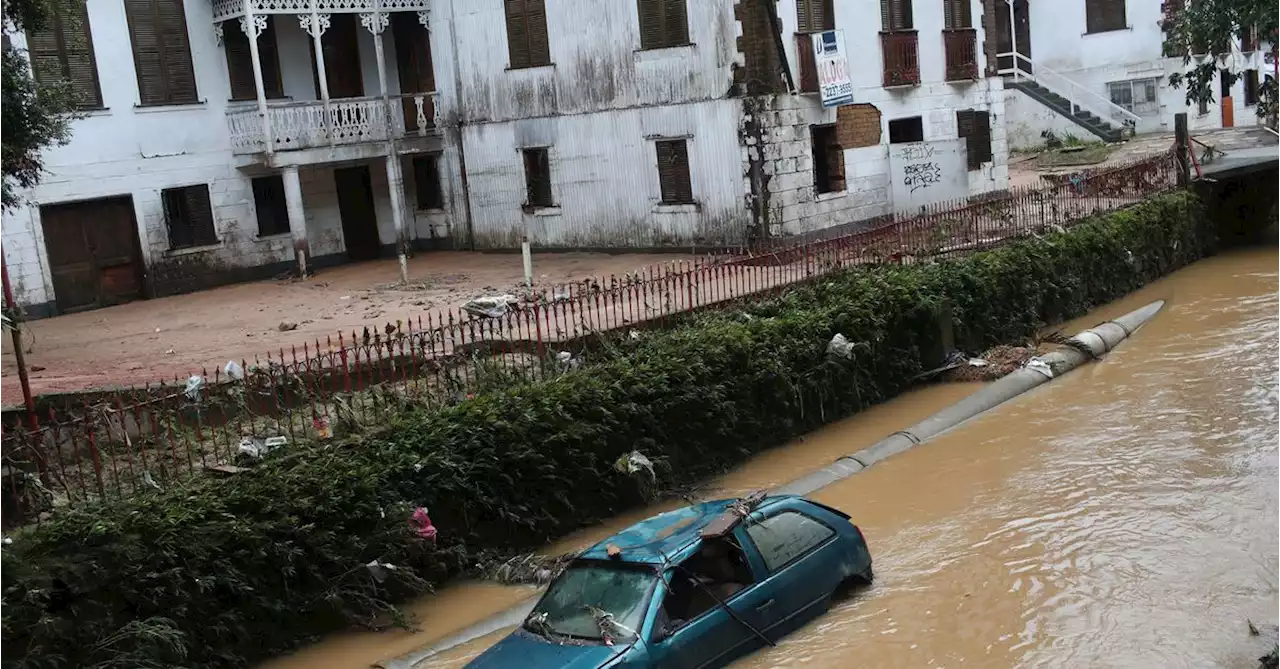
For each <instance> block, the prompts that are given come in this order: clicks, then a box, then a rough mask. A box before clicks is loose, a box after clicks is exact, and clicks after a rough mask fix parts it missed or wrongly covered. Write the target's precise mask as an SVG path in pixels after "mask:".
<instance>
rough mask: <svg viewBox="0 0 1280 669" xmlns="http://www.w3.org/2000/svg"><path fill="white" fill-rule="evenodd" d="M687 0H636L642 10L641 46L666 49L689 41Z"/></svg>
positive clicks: (643, 47) (642, 47)
mask: <svg viewBox="0 0 1280 669" xmlns="http://www.w3.org/2000/svg"><path fill="white" fill-rule="evenodd" d="M685 1H686V0H636V2H637V3H638V5H639V10H640V48H641V49H665V48H667V47H672V46H683V45H685V44H688V43H689V19H688V17H687V16H686V15H685V4H684V3H685Z"/></svg>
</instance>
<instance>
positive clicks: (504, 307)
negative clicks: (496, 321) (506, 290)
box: [462, 295, 520, 318]
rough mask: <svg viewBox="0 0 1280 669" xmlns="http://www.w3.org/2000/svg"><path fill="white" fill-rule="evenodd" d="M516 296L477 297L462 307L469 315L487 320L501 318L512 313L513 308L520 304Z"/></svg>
mask: <svg viewBox="0 0 1280 669" xmlns="http://www.w3.org/2000/svg"><path fill="white" fill-rule="evenodd" d="M519 303H520V301H519V300H517V299H516V296H515V295H493V296H489V297H477V298H476V299H474V300H471V301H470V302H467V303H466V304H464V305H462V309H463V310H464V311H466V312H467V313H469V314H475V315H476V316H484V317H486V318H501V317H503V316H505V315H507V312H509V311H511V308H512V307H514V306H515V305H517V304H519Z"/></svg>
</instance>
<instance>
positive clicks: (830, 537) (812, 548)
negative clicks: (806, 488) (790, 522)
mask: <svg viewBox="0 0 1280 669" xmlns="http://www.w3.org/2000/svg"><path fill="white" fill-rule="evenodd" d="M789 513H790V514H795V515H797V516H800V517H801V518H804V519H806V520H809V521H811V522H813V523H816V524H818V525H819V526H821V527H824V528H826V530H827V535H826V536H825V537H823V538H822V540H821V541H818V542H817V543H814V544H811V545H809V546H808V547H807V548H805V549H804V550H802V551H800V552H799V553H796V554H795V555H793V556H791V558H790V559H788V560H787V561H786V562H784V563H782V564H780V565H778V566H776V567H773V566H770V565H769V558H768V557H767V556H766V555H765V552H764V550H762V549H761V548H760V542H759V541H756V537H755V535H753V534H752V533H751V531H752V530H753V529H755V528H757V527H760V526H761V525H762V524H764V523H765V522H767V521H769V520H772V519H774V518H777V517H779V516H783V515H786V514H789ZM745 525H746V530H745V532H744V534H745V535H746V537H747V540H748V541H750V542H751V547H752V548H753V549H755V552H756V555H758V556H760V564H762V565H763V566H764V568H765V571H766V572H768V576H766V577H765V578H769V577H772V576H773V575H775V574H778V573H780V572H782V571H784V570H785V569H787V568H788V567H790V566H791V565H794V564H795V563H797V562H799V561H801V560H803V559H805V558H807V557H809V556H810V555H813V554H814V553H816V552H818V551H819V550H822V549H823V548H824V547H826V545H827V544H829V543H831V542H833V541H835V540H836V539H837V538H838V537H839V536H840V532H838V531H837V530H836V528H834V527H832V526H830V525H828V524H827V523H824V522H822V520H820V519H818V518H815V517H814V516H813V515H812V514H809V513H805V512H804V511H801V510H800V509H791V508H788V509H779V510H777V511H775V512H773V513H770V514H769V515H767V516H765V517H764V518H761V519H760V520H755V521H748V522H747V523H745Z"/></svg>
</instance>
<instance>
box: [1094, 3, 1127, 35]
mask: <svg viewBox="0 0 1280 669" xmlns="http://www.w3.org/2000/svg"><path fill="white" fill-rule="evenodd" d="M1124 3H1125V0H1084V24H1085V28H1084V29H1085V32H1086V33H1091V34H1092V33H1105V32H1111V31H1112V30H1125V29H1126V28H1128V27H1129V26H1128V24H1127V23H1126V20H1125V10H1124Z"/></svg>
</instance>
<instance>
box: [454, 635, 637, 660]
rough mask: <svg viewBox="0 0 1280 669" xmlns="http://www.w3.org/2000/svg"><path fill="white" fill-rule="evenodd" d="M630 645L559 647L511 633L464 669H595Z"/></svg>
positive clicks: (540, 638)
mask: <svg viewBox="0 0 1280 669" xmlns="http://www.w3.org/2000/svg"><path fill="white" fill-rule="evenodd" d="M630 646H631V644H618V645H616V646H605V645H590V646H579V645H574V644H567V643H566V644H564V645H560V644H557V643H553V642H551V641H548V640H546V639H544V638H542V637H539V636H535V635H533V634H525V633H523V632H515V633H513V634H509V635H507V637H506V638H505V639H503V640H502V641H499V642H498V643H497V644H495V645H494V646H492V647H491V648H489V650H486V651H485V652H484V653H482V654H481V655H480V656H479V657H477V658H476V659H474V660H472V661H471V662H470V663H469V664H467V668H468V669H498V668H499V667H520V668H521V669H595V668H596V667H599V666H601V665H603V664H604V663H606V662H608V661H609V660H612V659H613V658H614V656H616V655H618V654H620V653H622V652H624V651H625V650H626V649H627V648H630Z"/></svg>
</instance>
